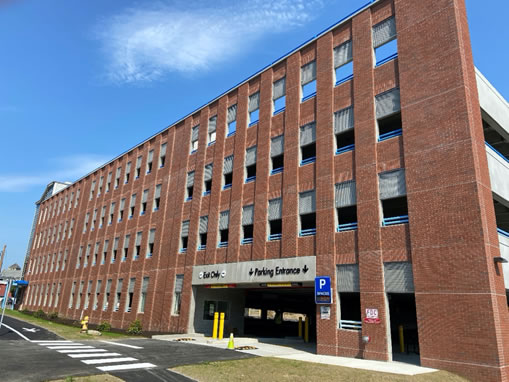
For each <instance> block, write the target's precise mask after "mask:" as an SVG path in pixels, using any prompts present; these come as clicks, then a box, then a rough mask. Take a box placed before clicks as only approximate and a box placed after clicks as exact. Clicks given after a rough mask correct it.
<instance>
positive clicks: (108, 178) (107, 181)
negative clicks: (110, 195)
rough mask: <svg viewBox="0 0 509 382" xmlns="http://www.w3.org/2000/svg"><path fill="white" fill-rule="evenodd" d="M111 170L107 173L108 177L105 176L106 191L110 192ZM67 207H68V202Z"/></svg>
mask: <svg viewBox="0 0 509 382" xmlns="http://www.w3.org/2000/svg"><path fill="white" fill-rule="evenodd" d="M112 175H113V174H112V172H111V171H110V172H109V173H108V177H107V178H106V192H110V188H111V177H112ZM69 207H70V204H69Z"/></svg>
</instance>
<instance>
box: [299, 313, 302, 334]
mask: <svg viewBox="0 0 509 382" xmlns="http://www.w3.org/2000/svg"><path fill="white" fill-rule="evenodd" d="M299 338H302V317H299Z"/></svg>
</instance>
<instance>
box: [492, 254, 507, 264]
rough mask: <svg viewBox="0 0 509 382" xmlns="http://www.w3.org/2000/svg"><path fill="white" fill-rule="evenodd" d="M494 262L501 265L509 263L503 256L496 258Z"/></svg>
mask: <svg viewBox="0 0 509 382" xmlns="http://www.w3.org/2000/svg"><path fill="white" fill-rule="evenodd" d="M493 261H494V262H495V263H501V264H505V263H509V261H507V259H505V258H503V257H502V256H497V257H494V258H493Z"/></svg>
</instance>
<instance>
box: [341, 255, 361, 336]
mask: <svg viewBox="0 0 509 382" xmlns="http://www.w3.org/2000/svg"><path fill="white" fill-rule="evenodd" d="M336 269H337V282H336V288H337V290H338V300H339V304H338V305H339V311H338V314H339V317H338V318H339V328H340V329H344V330H361V329H362V322H361V299H360V293H359V291H360V286H359V265H358V264H341V265H338V266H337V268H336Z"/></svg>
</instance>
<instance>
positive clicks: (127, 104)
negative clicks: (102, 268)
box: [0, 0, 509, 266]
mask: <svg viewBox="0 0 509 382" xmlns="http://www.w3.org/2000/svg"><path fill="white" fill-rule="evenodd" d="M366 2H367V0H343V1H340V0H327V1H326V0H307V1H304V0H237V1H235V2H232V1H228V0H215V1H214V2H211V1H204V0H187V1H183V0H158V1H149V0H145V1H133V0H110V1H104V0H87V1H63V0H60V1H57V0H45V1H36V0H25V1H23V0H6V1H0V36H1V37H0V52H1V59H0V129H1V137H2V140H1V142H2V146H1V148H0V149H1V152H2V154H3V155H2V156H3V160H2V161H1V162H0V245H3V244H7V256H6V259H5V262H4V266H5V265H9V264H11V263H13V262H18V263H19V264H20V265H22V262H23V258H24V256H25V251H26V246H27V242H28V236H29V231H30V228H31V224H32V218H33V214H34V202H35V201H36V200H37V199H39V198H40V196H41V194H42V192H43V190H44V187H45V186H46V184H48V183H49V182H50V181H52V180H59V181H74V180H76V179H78V178H79V177H80V176H82V175H84V174H86V173H87V172H88V171H90V170H92V169H94V168H96V167H98V166H99V165H101V164H103V163H105V162H106V161H108V160H110V159H112V158H113V157H115V156H116V155H118V154H120V153H121V152H124V151H125V150H127V149H129V148H130V147H132V146H134V145H136V144H137V143H138V142H140V141H142V140H144V139H145V138H147V137H149V136H150V135H152V134H154V133H155V132H157V131H159V130H161V129H163V128H164V127H166V126H168V125H169V124H171V123H172V122H174V121H175V120H177V119H179V118H181V117H183V116H184V115H186V114H188V113H189V112H191V111H193V110H195V109H196V108H198V107H199V106H201V105H202V104H204V103H206V102H207V101H209V100H210V99H212V98H214V97H215V96H217V95H219V94H220V93H222V92H224V91H225V90H227V89H228V88H230V87H231V86H233V85H235V84H237V83H238V82H240V81H242V80H243V79H245V78H246V77H248V76H250V75H251V74H253V73H255V72H256V71H258V70H259V69H261V68H262V67H264V66H265V65H267V64H269V63H270V62H272V61H273V60H274V59H276V58H278V57H280V56H281V55H283V54H285V53H286V52H287V51H289V50H291V49H292V48H294V47H296V46H297V45H299V44H300V43H302V42H304V41H305V40H307V39H308V38H310V37H312V36H314V35H315V34H316V33H318V32H320V31H321V30H323V29H324V28H326V27H328V26H329V25H331V24H333V23H334V22H335V21H337V20H339V19H341V18H342V17H343V16H345V15H346V14H348V13H350V12H351V11H353V10H355V9H357V8H358V7H359V6H362V5H364V4H365V3H366ZM466 3H467V11H468V17H469V23H470V33H471V38H472V47H473V53H474V61H475V63H476V65H477V66H478V67H479V68H480V70H481V71H482V72H483V73H484V75H485V76H486V77H487V78H488V79H489V80H490V81H491V82H492V83H493V84H494V85H495V87H496V88H497V89H498V90H499V91H500V93H501V94H502V95H503V96H504V97H505V98H506V99H509V82H508V81H507V74H506V71H507V62H509V50H508V49H507V48H506V44H505V43H503V42H507V41H508V40H509V32H508V30H507V28H506V15H507V14H508V13H509V2H507V1H502V0H494V1H490V2H487V3H485V2H480V1H478V0H466ZM232 4H234V5H232ZM98 136H100V137H101V138H100V139H97V138H96V137H98Z"/></svg>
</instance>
